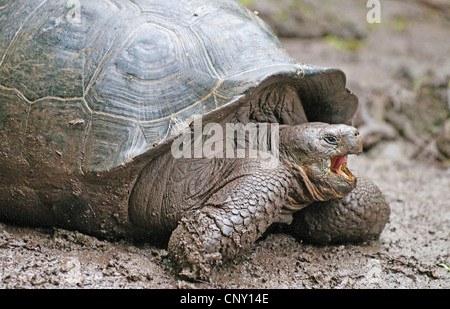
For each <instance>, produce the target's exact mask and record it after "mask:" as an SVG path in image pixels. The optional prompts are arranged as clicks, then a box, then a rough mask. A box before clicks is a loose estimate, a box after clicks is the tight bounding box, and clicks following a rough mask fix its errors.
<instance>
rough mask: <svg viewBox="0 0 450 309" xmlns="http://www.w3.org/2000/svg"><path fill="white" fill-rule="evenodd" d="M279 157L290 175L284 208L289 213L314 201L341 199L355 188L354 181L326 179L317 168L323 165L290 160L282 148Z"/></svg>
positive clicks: (326, 176) (324, 174)
mask: <svg viewBox="0 0 450 309" xmlns="http://www.w3.org/2000/svg"><path fill="white" fill-rule="evenodd" d="M280 156H281V161H282V162H283V164H284V165H285V166H286V167H287V168H288V169H289V170H290V172H291V175H292V182H291V185H290V190H289V197H288V205H286V206H285V210H287V211H289V212H295V211H297V210H300V209H302V208H304V207H306V206H307V205H308V204H310V203H313V202H316V201H328V200H332V199H338V198H342V197H343V196H345V195H346V194H347V193H349V192H350V191H351V190H353V189H354V187H355V186H356V179H355V180H348V181H342V180H341V181H339V182H338V181H336V180H335V179H334V178H333V177H328V175H327V174H326V173H324V172H323V169H321V168H319V165H320V164H324V163H310V162H308V163H305V162H298V163H296V161H295V160H296V159H297V158H292V156H290V155H289V153H287V152H286V151H285V149H283V147H282V146H281V147H280Z"/></svg>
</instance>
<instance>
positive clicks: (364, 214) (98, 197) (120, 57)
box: [0, 0, 389, 278]
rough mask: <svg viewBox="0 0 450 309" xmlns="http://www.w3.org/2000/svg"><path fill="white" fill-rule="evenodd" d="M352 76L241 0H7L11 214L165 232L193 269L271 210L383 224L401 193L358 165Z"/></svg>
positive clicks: (257, 228)
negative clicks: (390, 199)
mask: <svg viewBox="0 0 450 309" xmlns="http://www.w3.org/2000/svg"><path fill="white" fill-rule="evenodd" d="M345 83H346V80H345V75H344V73H343V72H342V71H340V70H337V69H333V68H321V67H317V66H312V65H306V64H303V63H299V62H297V61H296V60H294V59H292V58H291V57H290V56H289V55H288V54H287V53H286V51H285V50H284V49H283V47H282V46H281V44H280V42H279V41H278V39H277V38H276V37H275V35H274V33H273V32H272V31H271V29H270V28H269V27H268V26H267V25H266V24H265V23H264V22H263V21H262V20H261V19H260V18H258V17H257V16H255V15H254V14H253V13H252V12H250V11H249V10H247V9H246V8H245V7H243V6H242V5H241V4H240V3H239V2H238V1H230V0H214V1H203V0H196V1H193V0H164V1H162V0H127V1H125V0H98V1H87V0H79V1H77V0H74V1H73V0H69V1H61V0H40V1H27V0H3V1H0V219H1V220H3V221H7V222H13V223H18V224H26V225H31V226H56V227H60V228H66V229H75V230H79V231H81V232H84V233H87V234H91V235H95V236H97V237H102V238H107V239H119V238H127V239H140V240H142V239H145V240H147V241H149V242H156V241H160V242H161V243H163V244H165V245H167V246H168V251H169V254H170V256H171V257H172V259H173V260H174V262H175V264H174V265H175V266H174V269H176V270H177V272H178V273H179V274H181V275H183V276H185V277H188V278H207V277H208V276H209V274H210V271H211V269H212V267H213V266H214V265H217V264H220V263H222V262H223V261H224V260H227V259H228V260H229V259H231V258H232V257H234V256H235V255H236V254H237V253H238V252H239V251H240V250H241V249H243V248H248V247H249V246H251V244H253V243H254V242H255V241H256V240H257V239H258V238H259V237H260V236H261V235H262V234H263V233H264V232H265V231H266V230H267V228H268V227H269V226H270V225H272V224H273V223H277V224H285V225H289V227H290V228H289V229H287V230H288V231H291V232H292V233H293V234H294V235H295V237H297V238H299V239H305V240H309V241H311V242H316V243H321V244H327V243H336V242H346V241H363V240H366V239H371V238H376V237H378V236H379V234H380V233H381V231H382V229H383V228H384V226H385V223H386V221H387V220H388V217H389V206H388V205H387V203H386V202H385V199H384V198H383V196H382V194H381V193H380V191H379V189H378V188H377V187H376V186H375V185H374V184H373V183H372V182H371V181H369V180H367V179H364V178H358V181H357V179H356V177H355V176H354V175H353V174H352V173H351V172H350V171H349V169H348V167H347V155H349V154H359V153H360V152H361V150H362V146H361V138H360V136H359V133H358V131H357V129H355V128H354V127H352V126H351V121H352V117H353V116H354V114H355V111H356V109H357V98H356V97H355V95H354V94H352V93H351V92H350V91H348V90H347V89H346V86H345ZM229 124H241V125H242V126H241V127H238V126H235V129H236V128H242V127H243V128H244V129H243V130H244V131H243V132H240V133H239V132H238V131H237V129H236V132H232V134H231V136H230V135H228V134H225V133H228V131H227V129H228V127H227V128H225V127H226V126H227V125H229ZM252 124H253V126H252ZM262 124H265V125H264V126H263V125H262ZM217 126H219V127H217ZM220 128H223V130H220ZM196 129H200V130H201V131H200V132H201V133H200V134H198V133H195V130H196ZM213 129H214V130H213ZM253 129H254V130H256V132H257V135H256V136H257V139H258V141H260V143H261V144H264V143H265V147H262V148H261V151H258V152H257V153H256V155H255V152H251V151H250V150H252V149H253V148H251V147H250V146H248V147H246V145H250V141H251V138H250V136H251V134H250V133H251V132H250V131H251V130H253ZM219 131H221V134H219V133H218V132H219ZM263 131H264V132H263ZM214 132H215V134H213V133H214ZM262 133H265V134H262ZM239 134H240V135H239ZM252 134H253V133H252ZM225 135H226V136H225ZM195 136H196V137H195ZM242 136H243V137H242ZM252 136H253V137H254V135H252ZM261 136H263V137H267V138H266V139H265V140H263V139H260V137H261ZM213 138H214V139H213ZM212 139H213V140H214V142H217V143H212V141H211V140H212ZM225 139H226V140H227V143H226V147H223V149H222V148H220V147H219V146H221V145H224V143H219V142H220V141H222V142H223V141H224V140H225ZM269 139H270V144H269V142H268V141H269ZM180 141H182V142H180ZM229 141H231V142H230V143H228V142H229ZM242 141H243V143H242ZM191 142H192V143H191ZM233 142H235V143H234V144H233ZM196 143H197V144H196ZM174 144H176V146H175V147H174ZM242 144H243V145H242ZM186 145H191V146H192V145H194V146H195V145H200V149H205V150H207V149H210V150H211V151H212V152H208V151H205V152H202V151H200V152H198V151H195V147H191V148H192V149H193V150H190V148H188V147H187V146H186ZM185 146H186V149H187V150H186V149H184V150H183V148H185ZM201 146H203V148H201ZM208 147H209V148H208ZM258 149H259V148H258ZM240 150H244V151H243V152H240V153H238V152H239V151H240ZM275 150H276V151H275ZM230 154H231V155H230ZM233 154H234V155H233Z"/></svg>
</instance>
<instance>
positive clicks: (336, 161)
mask: <svg viewBox="0 0 450 309" xmlns="http://www.w3.org/2000/svg"><path fill="white" fill-rule="evenodd" d="M346 163H347V156H342V157H334V158H331V167H330V169H331V171H332V172H334V173H337V170H338V169H339V167H340V166H341V165H342V164H346Z"/></svg>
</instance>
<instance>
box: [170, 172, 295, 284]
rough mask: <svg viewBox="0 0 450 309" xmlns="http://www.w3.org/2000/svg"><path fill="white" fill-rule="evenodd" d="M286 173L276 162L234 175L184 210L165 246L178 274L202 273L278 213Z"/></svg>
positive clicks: (248, 243) (245, 242) (192, 275)
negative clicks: (203, 200) (273, 166)
mask: <svg viewBox="0 0 450 309" xmlns="http://www.w3.org/2000/svg"><path fill="white" fill-rule="evenodd" d="M289 181H290V174H289V172H288V171H287V169H285V168H284V167H282V166H280V167H279V168H277V169H274V170H265V169H263V168H261V167H260V168H257V169H254V170H252V171H251V172H247V173H246V174H245V175H243V176H240V177H235V179H234V180H232V181H230V182H228V183H227V184H226V185H225V186H224V187H222V188H221V189H220V190H218V191H217V192H216V193H215V194H214V195H213V196H212V197H211V198H210V199H209V200H208V202H207V203H205V205H203V207H201V208H199V209H197V210H194V211H190V212H188V213H187V214H186V215H185V216H184V217H183V218H182V219H181V222H180V223H179V225H178V227H177V228H176V229H175V231H174V232H173V233H172V235H171V237H170V240H169V245H168V251H169V254H170V255H171V256H172V257H173V258H174V261H175V262H176V263H177V264H178V268H179V270H180V275H181V276H183V277H187V278H189V279H199V278H200V279H207V278H208V277H209V273H210V270H211V266H213V265H218V264H221V263H222V261H223V260H226V259H229V258H232V257H233V256H235V255H236V254H237V253H238V252H239V251H240V250H241V249H243V248H248V247H250V246H251V245H252V244H253V243H254V242H255V241H256V240H257V239H258V238H259V237H260V236H261V235H262V234H263V233H264V232H265V230H266V229H267V227H268V226H269V225H270V224H271V223H272V221H273V219H274V218H275V217H276V216H277V215H278V214H279V212H280V209H281V207H282V205H283V203H284V200H285V196H286V193H287V190H288V187H289Z"/></svg>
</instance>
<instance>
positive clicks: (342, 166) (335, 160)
mask: <svg viewBox="0 0 450 309" xmlns="http://www.w3.org/2000/svg"><path fill="white" fill-rule="evenodd" d="M329 169H330V171H331V172H333V173H335V174H337V175H339V176H342V177H347V178H349V179H350V180H353V179H354V178H355V176H353V174H352V173H351V172H350V170H349V169H348V168H347V156H341V157H332V158H330V164H329Z"/></svg>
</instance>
